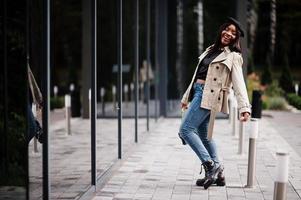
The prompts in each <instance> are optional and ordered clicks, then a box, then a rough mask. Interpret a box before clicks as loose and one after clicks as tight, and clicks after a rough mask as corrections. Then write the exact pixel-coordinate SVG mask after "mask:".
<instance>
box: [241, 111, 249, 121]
mask: <svg viewBox="0 0 301 200" xmlns="http://www.w3.org/2000/svg"><path fill="white" fill-rule="evenodd" d="M249 118H250V113H248V112H244V113H241V116H240V118H239V120H240V121H242V122H246V121H248V119H249Z"/></svg>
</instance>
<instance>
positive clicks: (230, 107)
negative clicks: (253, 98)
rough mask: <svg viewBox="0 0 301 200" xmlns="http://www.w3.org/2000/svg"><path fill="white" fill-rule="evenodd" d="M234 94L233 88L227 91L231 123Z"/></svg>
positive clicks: (230, 120)
mask: <svg viewBox="0 0 301 200" xmlns="http://www.w3.org/2000/svg"><path fill="white" fill-rule="evenodd" d="M234 100H235V99H234V94H233V90H230V93H229V124H232V123H233V122H232V121H233V101H234Z"/></svg>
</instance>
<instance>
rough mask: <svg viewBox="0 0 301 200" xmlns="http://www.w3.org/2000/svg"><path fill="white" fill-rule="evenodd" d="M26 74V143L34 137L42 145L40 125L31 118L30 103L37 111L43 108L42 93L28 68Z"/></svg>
mask: <svg viewBox="0 0 301 200" xmlns="http://www.w3.org/2000/svg"><path fill="white" fill-rule="evenodd" d="M27 74H28V84H29V87H30V94H31V95H30V97H31V98H30V101H28V105H27V115H28V116H27V118H28V138H27V141H28V143H29V142H30V140H31V139H32V138H33V137H36V138H37V139H38V141H39V142H40V143H43V135H42V134H43V130H42V127H41V126H40V123H39V121H38V120H37V119H35V117H34V116H33V113H32V110H31V102H32V101H33V102H34V104H35V105H36V106H37V108H38V109H39V110H41V109H42V107H43V98H42V93H41V91H40V89H39V87H38V84H37V82H36V80H35V78H34V76H33V73H32V71H31V69H30V67H29V66H28V67H27Z"/></svg>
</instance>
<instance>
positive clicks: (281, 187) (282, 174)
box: [273, 152, 289, 200]
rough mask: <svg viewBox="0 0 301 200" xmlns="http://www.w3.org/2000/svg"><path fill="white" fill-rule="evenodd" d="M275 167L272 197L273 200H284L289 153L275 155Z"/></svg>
mask: <svg viewBox="0 0 301 200" xmlns="http://www.w3.org/2000/svg"><path fill="white" fill-rule="evenodd" d="M276 160H277V167H276V179H275V184H274V197H273V200H286V199H287V197H286V187H287V182H288V165H289V153H287V152H277V153H276Z"/></svg>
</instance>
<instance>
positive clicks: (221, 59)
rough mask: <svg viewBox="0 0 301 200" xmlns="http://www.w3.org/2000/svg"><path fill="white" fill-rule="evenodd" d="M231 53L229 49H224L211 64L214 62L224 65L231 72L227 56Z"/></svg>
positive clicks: (229, 60)
mask: <svg viewBox="0 0 301 200" xmlns="http://www.w3.org/2000/svg"><path fill="white" fill-rule="evenodd" d="M230 53H231V50H230V49H229V47H225V48H224V51H223V52H222V53H220V54H219V55H218V56H217V57H216V58H215V59H214V60H213V61H212V62H211V63H215V62H221V63H223V64H225V65H226V66H227V67H228V68H229V70H231V68H232V65H231V61H232V60H231V59H230V57H229V54H230Z"/></svg>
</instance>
